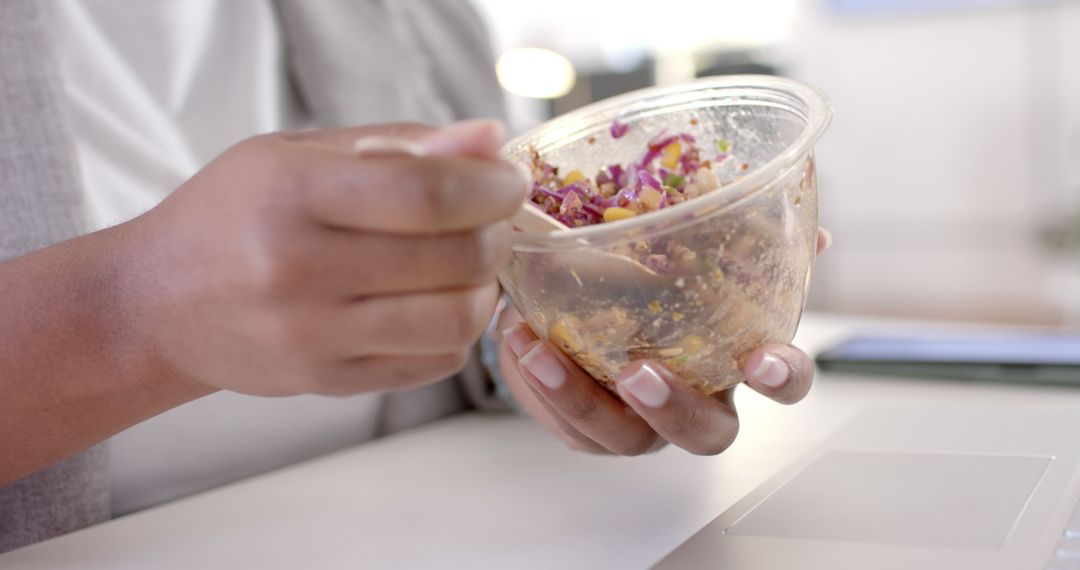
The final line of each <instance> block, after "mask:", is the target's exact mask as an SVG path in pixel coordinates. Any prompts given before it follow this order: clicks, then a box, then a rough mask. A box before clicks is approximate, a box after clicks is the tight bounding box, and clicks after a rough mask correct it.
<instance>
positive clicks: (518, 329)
mask: <svg viewBox="0 0 1080 570" xmlns="http://www.w3.org/2000/svg"><path fill="white" fill-rule="evenodd" d="M502 335H503V338H504V339H506V346H507V348H509V349H510V352H512V353H514V356H516V357H518V358H521V354H522V353H523V352H525V349H526V348H528V347H529V344H531V343H532V342H533V341H535V340H536V337H535V336H534V335H533V334H532V331H530V330H529V327H528V326H527V325H526V324H525V323H517V324H515V325H513V326H511V327H509V328H507V329H506V330H504V331H503V332H502Z"/></svg>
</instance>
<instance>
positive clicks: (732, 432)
mask: <svg viewBox="0 0 1080 570" xmlns="http://www.w3.org/2000/svg"><path fill="white" fill-rule="evenodd" d="M738 435H739V424H738V422H735V423H734V424H733V425H732V426H731V429H726V430H723V431H721V432H719V433H718V434H717V435H716V436H715V437H713V438H711V439H710V440H709V441H706V442H704V443H701V444H699V445H698V446H695V447H694V448H693V449H689V450H688V451H690V452H691V453H693V454H694V455H720V454H721V453H723V452H725V451H727V449H728V448H729V447H731V444H733V443H735V438H736V437H738Z"/></svg>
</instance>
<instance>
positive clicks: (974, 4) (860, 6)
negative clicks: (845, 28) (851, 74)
mask: <svg viewBox="0 0 1080 570" xmlns="http://www.w3.org/2000/svg"><path fill="white" fill-rule="evenodd" d="M827 1H828V5H829V7H830V8H831V9H832V10H833V11H835V12H838V13H841V14H880V13H908V12H927V11H933V10H949V11H952V10H957V9H977V8H1001V7H1007V6H1017V7H1019V6H1034V5H1036V4H1043V3H1045V2H1046V1H1048V0H827Z"/></svg>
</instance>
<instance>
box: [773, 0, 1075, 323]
mask: <svg viewBox="0 0 1080 570" xmlns="http://www.w3.org/2000/svg"><path fill="white" fill-rule="evenodd" d="M781 51H782V55H781V56H780V59H781V61H782V62H783V63H785V64H786V65H787V66H788V69H789V70H790V71H791V73H792V74H793V75H795V76H797V77H799V78H802V79H805V80H807V81H810V82H812V83H814V84H817V85H818V86H820V87H821V88H823V89H824V90H825V91H826V92H827V93H828V94H829V95H830V97H831V98H832V100H833V102H834V105H835V108H836V111H837V114H836V118H835V121H834V123H833V126H832V128H831V130H830V131H829V132H828V133H827V135H826V138H825V140H823V141H822V143H821V145H820V147H819V161H820V168H819V172H820V176H821V180H820V181H821V188H822V198H821V208H822V220H823V223H824V224H825V225H826V226H827V227H829V228H830V229H831V230H832V231H833V233H834V234H835V236H836V245H835V247H834V248H833V249H832V250H831V251H830V252H829V253H828V254H827V255H826V256H825V257H823V258H822V259H821V260H820V262H819V264H818V267H817V269H816V276H815V282H814V285H813V290H812V294H811V300H810V306H811V307H814V308H819V309H829V310H837V311H850V312H861V313H879V314H889V315H903V316H913V317H928V318H947V319H965V320H993V321H1006V322H1021V323H1041V324H1059V323H1062V322H1065V321H1067V320H1069V319H1077V318H1078V317H1080V315H1076V314H1071V315H1070V314H1068V312H1067V311H1066V309H1065V303H1066V301H1065V299H1063V297H1064V296H1065V294H1066V291H1063V290H1061V289H1064V288H1066V287H1075V284H1073V285H1067V286H1062V287H1058V290H1057V291H1056V292H1055V288H1054V285H1053V279H1054V271H1053V269H1052V267H1051V264H1050V263H1049V262H1048V261H1047V260H1046V259H1045V256H1044V255H1042V254H1041V253H1040V250H1039V249H1038V247H1037V245H1036V239H1035V235H1036V232H1037V228H1038V225H1039V223H1040V221H1041V220H1042V219H1044V218H1045V216H1046V215H1047V214H1048V213H1050V212H1053V211H1056V210H1059V209H1061V207H1062V205H1063V204H1066V203H1070V202H1071V203H1074V204H1075V203H1080V201H1078V200H1077V199H1076V198H1077V196H1076V194H1077V193H1078V192H1080V3H1078V2H1060V3H1052V4H1050V5H1046V6H1043V7H1039V8H1028V9H994V10H984V11H976V12H957V13H952V14H950V13H937V14H933V15H910V16H904V17H889V18H884V17H883V18H878V17H847V18H841V17H836V16H835V15H831V14H830V13H828V11H826V10H825V9H824V8H823V7H822V5H821V4H820V2H816V1H804V2H802V3H801V4H800V10H799V14H798V16H797V17H796V19H795V29H794V30H793V34H792V37H791V39H790V42H789V43H788V44H787V45H786V46H785V47H784V48H783V49H782V50H781ZM1077 265H1078V266H1080V262H1078V263H1077ZM1070 294H1071V295H1076V296H1080V290H1074V291H1071V293H1070ZM1073 310H1075V307H1074V309H1073Z"/></svg>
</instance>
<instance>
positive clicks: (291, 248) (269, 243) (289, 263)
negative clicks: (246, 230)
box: [245, 213, 306, 298]
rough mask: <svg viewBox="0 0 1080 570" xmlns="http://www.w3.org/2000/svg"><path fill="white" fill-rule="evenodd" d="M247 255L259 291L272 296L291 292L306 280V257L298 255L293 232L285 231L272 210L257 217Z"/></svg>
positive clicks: (263, 294)
mask: <svg viewBox="0 0 1080 570" xmlns="http://www.w3.org/2000/svg"><path fill="white" fill-rule="evenodd" d="M255 226H256V227H255V231H254V232H253V235H252V241H251V245H250V247H249V252H248V255H246V256H245V257H246V259H247V260H248V261H247V264H248V268H249V271H250V273H251V276H252V282H253V287H254V289H255V291H254V292H255V293H256V294H257V295H261V296H264V297H270V298H278V297H283V296H289V295H291V294H293V293H295V292H296V291H297V290H298V289H300V288H301V287H302V286H303V285H304V283H305V282H306V280H305V279H303V275H304V274H305V273H306V271H305V269H304V267H303V265H304V263H305V262H304V259H305V257H304V256H303V255H298V252H297V249H298V246H297V244H296V240H295V239H292V238H293V237H294V236H292V235H291V232H286V231H282V227H283V224H282V220H281V219H280V218H279V217H278V216H277V215H275V214H273V213H266V214H264V215H261V216H260V217H259V218H258V219H257V220H256V221H255Z"/></svg>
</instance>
